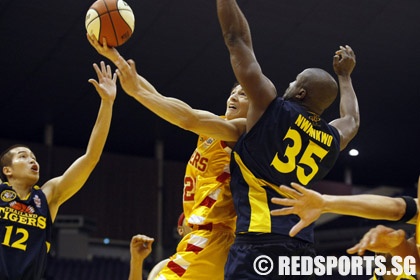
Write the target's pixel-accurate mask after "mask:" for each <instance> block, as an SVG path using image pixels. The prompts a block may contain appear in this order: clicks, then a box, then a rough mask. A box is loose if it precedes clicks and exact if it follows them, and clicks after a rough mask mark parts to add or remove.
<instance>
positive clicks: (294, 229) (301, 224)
mask: <svg viewBox="0 0 420 280" xmlns="http://www.w3.org/2000/svg"><path fill="white" fill-rule="evenodd" d="M306 226H307V224H306V223H305V222H304V221H302V220H300V221H299V222H298V223H297V224H296V225H294V226H293V227H292V229H291V230H290V232H289V235H290V236H291V237H294V236H296V234H298V233H299V232H300V231H301V230H302V229H303V228H305V227H306Z"/></svg>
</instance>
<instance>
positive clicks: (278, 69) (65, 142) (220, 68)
mask: <svg viewBox="0 0 420 280" xmlns="http://www.w3.org/2000/svg"><path fill="white" fill-rule="evenodd" d="M92 2H93V1H81V0H72V1H67V0H64V1H51V0H44V1H40V0H33V1H14V0H2V1H0V35H1V43H0V53H1V55H0V65H1V67H0V81H1V88H0V93H1V102H2V107H1V108H2V116H3V119H2V120H3V121H2V130H1V132H0V149H1V150H4V149H6V148H7V147H8V146H10V145H11V144H15V143H24V144H28V145H30V146H31V148H32V149H33V150H34V152H35V153H36V155H37V157H38V159H39V162H40V164H41V181H40V183H41V184H42V183H43V182H44V181H45V180H46V179H47V178H50V177H52V176H57V175H59V174H61V173H62V172H63V171H64V170H65V168H67V167H68V166H69V164H70V163H72V162H73V161H74V160H75V159H76V158H77V157H78V156H80V155H81V154H82V153H83V152H84V149H85V147H86V144H87V141H88V138H89V135H90V132H91V129H92V127H93V124H94V121H95V118H96V114H97V110H98V108H99V102H100V98H99V96H98V95H97V93H96V92H95V90H94V88H93V86H92V85H90V84H89V83H88V82H87V80H88V79H89V78H95V72H94V70H93V68H92V64H93V63H98V62H100V61H101V60H103V59H104V58H102V57H101V56H99V55H98V54H97V53H96V51H95V50H94V49H93V48H92V47H91V46H90V45H89V43H88V42H87V40H86V37H85V33H86V31H85V27H84V20H85V15H86V11H87V10H88V8H89V7H90V5H91V4H92ZM126 2H127V3H128V4H129V5H130V6H131V8H132V9H133V11H134V14H135V16H136V27H135V31H134V34H133V36H132V38H130V40H129V41H128V42H127V43H126V44H124V45H123V46H121V47H119V48H118V50H119V51H120V52H121V54H122V55H123V56H124V57H125V58H133V59H134V60H135V61H136V64H137V70H138V72H139V73H140V74H142V75H143V76H144V77H145V78H147V79H148V80H149V81H150V82H151V83H152V84H154V85H155V87H156V88H157V90H158V91H160V92H161V93H162V94H164V95H167V96H172V97H176V98H179V99H181V100H184V101H186V102H187V103H188V104H190V105H191V106H192V107H194V108H197V109H203V110H209V111H211V112H213V113H215V114H220V115H222V114H223V113H224V111H225V106H226V104H225V101H226V99H227V97H228V95H229V93H230V89H231V87H232V85H233V84H234V82H235V78H234V75H233V73H232V70H231V67H230V62H229V56H228V51H227V49H226V47H225V46H224V43H223V39H222V35H221V32H220V27H219V25H218V21H217V15H216V5H215V1H204V0H194V1H193V0H177V1H171V0H141V1H134V0H131V1H126ZM238 3H239V5H240V6H241V8H242V10H243V12H244V14H245V15H246V17H247V18H248V21H249V24H250V27H251V31H252V35H253V43H254V49H255V53H256V56H257V59H258V60H259V62H260V64H261V67H262V69H263V71H264V73H265V75H266V76H267V77H269V78H270V79H271V80H272V81H273V82H274V84H275V85H276V87H277V90H278V93H279V94H283V92H284V90H285V89H286V88H287V87H288V84H289V83H290V82H291V81H293V80H294V79H295V77H296V75H297V74H298V73H299V72H301V71H302V70H303V69H305V68H308V67H320V68H323V69H325V70H327V71H328V72H330V73H331V74H332V75H334V72H333V69H332V57H333V55H334V52H335V51H336V50H337V49H338V48H339V46H340V45H346V44H348V45H350V46H351V47H352V48H353V50H354V52H355V53H356V58H357V65H356V68H355V70H354V72H353V74H352V78H353V85H354V88H355V91H356V93H357V96H358V99H359V105H360V111H361V127H360V130H359V133H358V135H357V136H356V137H355V139H354V140H353V141H352V142H351V143H350V145H349V146H348V147H347V149H346V150H345V151H343V153H342V154H341V156H340V158H339V160H338V162H337V164H336V166H335V168H334V169H333V170H332V171H331V172H330V174H329V175H328V176H327V177H326V178H325V181H323V182H320V183H319V184H317V185H316V186H314V188H316V189H318V190H320V191H321V192H324V193H335V194H355V193H366V192H369V193H378V194H383V195H390V196H396V195H402V194H408V195H414V196H415V195H416V194H417V189H416V182H417V179H418V176H419V174H420V168H419V167H420V165H419V160H418V159H419V157H420V148H419V140H420V126H419V121H418V116H419V105H420V89H419V86H418V81H419V68H418V66H419V64H420V52H419V51H418V46H419V45H420V44H419V43H420V38H419V36H418V34H419V30H420V20H419V19H418V11H419V10H420V2H419V1H417V0H399V1H396V0H371V1H363V0H351V1H350V0H335V1H333V0H313V1H309V2H308V1H304V0H297V1H296V0H295V1H291V0H290V1H278V0H260V1H250V0H238ZM106 62H107V63H109V62H108V61H106ZM113 68H114V67H113ZM334 76H335V75H334ZM338 104H339V100H337V101H336V102H335V104H334V105H333V106H332V108H330V109H329V110H328V111H327V112H325V114H324V118H325V119H327V120H333V119H335V118H337V117H338V116H339V107H338ZM196 140H197V138H196V135H194V134H192V133H191V132H187V131H183V130H181V129H180V128H178V127H175V126H172V125H170V124H168V123H166V122H165V121H163V120H161V119H160V118H158V117H156V116H155V115H154V114H152V113H151V112H150V111H148V110H147V109H145V108H144V107H142V106H141V105H140V104H138V103H137V102H136V101H135V100H133V99H132V98H130V97H129V96H127V95H126V94H125V93H124V92H123V91H122V89H121V88H119V93H118V96H117V100H116V102H115V106H114V116H113V122H112V127H111V131H110V134H109V138H108V141H107V144H106V147H105V151H104V155H103V157H102V160H101V162H100V164H99V165H98V167H97V168H96V169H95V171H94V173H93V174H92V176H91V178H90V179H89V181H88V182H87V184H86V185H85V187H84V188H83V189H82V190H81V191H80V192H79V193H78V194H77V195H76V196H75V197H73V198H72V199H70V200H69V201H68V202H66V203H65V204H64V205H63V206H62V208H61V210H60V218H59V219H58V220H57V222H56V227H57V234H56V235H55V236H56V237H57V240H56V244H55V247H54V250H53V252H52V256H53V257H55V260H56V259H66V260H88V261H92V259H95V258H97V257H98V256H100V257H109V258H117V259H118V260H121V261H122V263H123V265H126V264H127V263H126V260H127V258H128V257H129V255H127V254H128V253H129V252H128V242H129V240H130V239H131V236H132V235H134V234H137V233H144V234H147V235H149V236H152V237H155V238H156V242H155V249H154V252H153V254H152V256H151V257H150V258H149V259H148V261H149V263H150V265H152V264H153V263H154V262H155V261H158V260H160V259H161V258H165V257H167V256H169V255H171V254H172V253H173V252H174V250H175V246H176V244H177V242H178V240H177V237H176V234H175V233H174V231H175V227H176V221H177V217H178V215H179V214H180V212H181V211H182V205H181V203H182V200H181V199H182V197H181V194H182V186H183V172H184V169H185V164H186V162H187V161H188V159H189V157H190V155H191V153H192V151H193V149H194V147H195V143H196ZM353 149H355V150H357V151H358V156H351V155H349V152H350V151H351V150H353ZM379 222H381V223H383V222H382V221H377V222H372V221H366V220H363V219H355V218H351V217H339V216H326V217H324V218H323V219H322V220H320V221H319V222H318V226H317V232H318V238H317V240H318V241H317V242H318V244H317V246H318V249H319V252H321V253H325V254H337V255H343V254H345V249H346V248H348V246H350V245H352V244H354V243H355V241H357V240H358V239H359V238H360V236H361V235H363V233H365V232H366V231H367V229H369V228H370V227H371V226H374V225H375V224H376V223H379ZM392 225H393V226H398V227H403V226H405V225H398V224H392ZM407 230H409V231H412V227H409V228H408V229H407ZM76 243H77V244H79V247H77V248H80V250H79V249H77V248H76V247H75V246H74V245H75V244H76ZM69 244H70V245H71V246H69ZM55 267H59V266H58V265H56V266H55ZM66 267H69V265H68V264H67V266H66ZM108 267H109V266H108ZM122 271H126V269H125V268H122ZM51 273H52V274H54V273H53V272H51ZM108 275H111V274H110V273H108ZM119 275H120V274H119ZM51 277H53V276H51ZM78 277H79V278H75V279H88V278H87V277H88V276H84V277H85V278H83V277H82V276H78ZM52 279H53V278H52ZM57 279H58V278H57ZM60 279H61V278H60ZM63 279H64V278H63ZM69 279H71V278H69ZM95 279H98V278H95ZM103 279H105V278H103ZM110 279H114V278H110ZM115 279H118V278H115ZM121 279H124V277H122V278H121Z"/></svg>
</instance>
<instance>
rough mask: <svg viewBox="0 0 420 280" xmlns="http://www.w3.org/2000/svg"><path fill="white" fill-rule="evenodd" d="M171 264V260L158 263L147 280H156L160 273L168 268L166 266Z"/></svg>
mask: <svg viewBox="0 0 420 280" xmlns="http://www.w3.org/2000/svg"><path fill="white" fill-rule="evenodd" d="M168 262H169V259H164V260H161V261H160V262H158V263H157V264H156V265H155V266H154V267H153V268H152V270H151V271H150V273H149V276H148V277H147V280H152V279H155V278H156V276H157V275H158V273H159V272H160V271H161V270H162V268H164V267H165V266H166V264H167V263H168Z"/></svg>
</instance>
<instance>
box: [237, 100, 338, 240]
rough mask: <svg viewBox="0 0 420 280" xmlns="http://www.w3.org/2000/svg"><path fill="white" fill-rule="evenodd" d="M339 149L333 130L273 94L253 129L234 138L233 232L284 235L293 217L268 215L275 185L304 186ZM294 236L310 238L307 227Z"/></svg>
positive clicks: (327, 167) (320, 174) (325, 168)
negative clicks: (236, 138)
mask: <svg viewBox="0 0 420 280" xmlns="http://www.w3.org/2000/svg"><path fill="white" fill-rule="evenodd" d="M339 153H340V137H339V133H338V131H337V130H336V129H335V128H334V127H332V126H331V125H329V124H328V123H327V122H325V121H324V120H322V119H321V118H320V117H319V116H318V115H316V114H312V113H310V112H307V111H306V110H305V108H303V107H302V106H300V105H299V104H297V103H295V102H290V101H285V100H283V98H280V97H278V98H276V99H275V100H273V102H272V103H271V104H270V105H269V107H268V108H267V110H266V112H264V114H263V116H262V117H261V119H260V120H259V121H258V122H257V123H256V124H255V126H254V127H252V129H251V130H250V131H249V132H248V133H245V134H244V135H242V136H241V138H240V139H239V140H238V142H237V144H236V146H235V148H234V153H233V154H232V160H231V191H232V195H233V200H234V204H235V210H236V213H237V215H238V219H237V229H236V232H237V234H241V233H250V232H253V233H276V234H283V235H288V234H289V231H290V229H291V227H292V226H293V225H295V224H296V223H297V222H298V220H299V218H298V217H297V216H296V215H289V216H278V217H274V216H271V215H270V210H272V209H278V208H279V207H280V206H279V205H274V204H272V203H271V198H272V197H281V196H282V195H281V194H280V192H279V190H278V186H279V185H281V184H285V185H290V183H291V182H296V183H300V184H302V185H305V186H308V185H309V184H310V183H311V182H314V181H317V180H320V179H322V178H324V177H325V175H326V174H327V173H328V172H329V170H330V169H331V168H332V167H333V165H334V163H335V162H336V160H337V157H338V155H339ZM296 237H297V238H300V239H303V240H305V241H309V242H313V230H312V226H309V227H307V228H306V229H304V230H302V231H301V232H300V233H299V234H298V235H297V236H296Z"/></svg>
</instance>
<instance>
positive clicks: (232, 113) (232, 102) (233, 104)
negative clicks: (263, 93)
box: [225, 85, 249, 120]
mask: <svg viewBox="0 0 420 280" xmlns="http://www.w3.org/2000/svg"><path fill="white" fill-rule="evenodd" d="M226 105H227V107H226V114H225V115H226V119H228V120H232V119H237V118H246V114H247V113H248V105H249V102H248V97H247V96H246V94H245V92H244V90H243V89H242V87H241V86H240V85H237V86H236V87H235V88H234V89H233V90H232V92H231V93H230V96H229V98H228V100H227V103H226Z"/></svg>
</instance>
